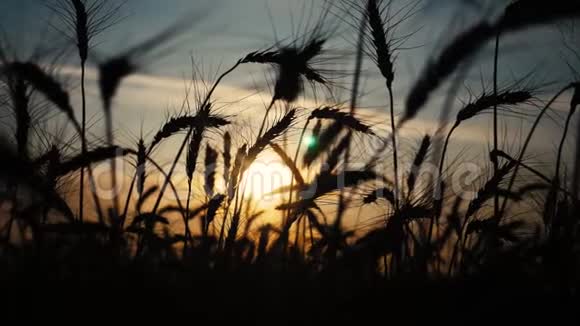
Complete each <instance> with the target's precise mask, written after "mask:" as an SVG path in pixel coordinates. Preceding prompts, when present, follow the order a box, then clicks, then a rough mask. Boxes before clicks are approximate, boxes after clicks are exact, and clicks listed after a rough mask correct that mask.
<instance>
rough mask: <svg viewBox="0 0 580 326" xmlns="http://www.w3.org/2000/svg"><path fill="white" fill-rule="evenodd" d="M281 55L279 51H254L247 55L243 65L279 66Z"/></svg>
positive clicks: (242, 61)
mask: <svg viewBox="0 0 580 326" xmlns="http://www.w3.org/2000/svg"><path fill="white" fill-rule="evenodd" d="M279 55H280V53H279V51H270V50H264V51H254V52H251V53H249V54H248V55H246V56H245V57H244V58H243V59H242V60H241V63H262V64H278V63H279V58H278V56H279Z"/></svg>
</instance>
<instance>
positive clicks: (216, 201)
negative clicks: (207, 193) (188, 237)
mask: <svg viewBox="0 0 580 326" xmlns="http://www.w3.org/2000/svg"><path fill="white" fill-rule="evenodd" d="M225 199H226V196H224V195H222V194H217V195H215V196H214V197H213V198H212V199H211V200H210V201H209V203H208V208H207V212H206V214H205V217H204V223H205V228H206V232H207V227H208V226H209V225H210V224H211V222H213V220H214V219H215V216H216V214H217V211H218V210H219V208H220V206H221V205H222V203H223V202H224V200H225Z"/></svg>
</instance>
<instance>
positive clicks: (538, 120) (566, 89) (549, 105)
mask: <svg viewBox="0 0 580 326" xmlns="http://www.w3.org/2000/svg"><path fill="white" fill-rule="evenodd" d="M572 88H573V84H569V85H567V86H566V87H564V88H562V89H561V90H560V91H559V92H558V93H556V95H554V97H552V99H550V101H549V102H548V103H547V104H546V106H544V108H543V109H542V111H540V113H539V114H538V116H537V117H536V120H535V121H534V124H533V125H532V128H531V129H530V131H529V132H528V136H527V137H526V140H525V141H524V145H523V147H522V149H521V151H520V154H519V156H518V158H517V160H516V161H517V162H521V161H522V160H523V158H524V155H525V154H526V151H527V150H528V146H529V145H530V142H531V140H532V137H533V135H534V133H535V131H536V129H537V127H538V125H539V124H540V121H541V120H542V117H543V116H544V114H545V113H546V111H548V109H549V108H550V107H551V106H552V104H553V103H554V102H555V101H556V99H558V97H560V96H561V95H562V94H564V93H565V92H566V91H568V90H570V89H572ZM519 167H520V165H519V164H516V165H515V167H514V172H513V174H512V176H511V178H510V181H509V184H508V187H507V192H508V193H509V192H511V190H512V188H513V186H514V183H515V180H516V177H517V174H518V170H519ZM508 201H509V197H506V198H505V199H504V201H503V204H502V206H501V209H500V215H498V216H497V217H496V218H497V219H500V216H501V215H503V214H504V213H505V209H506V207H507V204H508ZM496 222H497V223H499V221H496Z"/></svg>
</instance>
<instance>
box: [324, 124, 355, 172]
mask: <svg viewBox="0 0 580 326" xmlns="http://www.w3.org/2000/svg"><path fill="white" fill-rule="evenodd" d="M351 139H352V135H351V134H350V133H348V134H346V135H345V136H344V137H342V139H341V140H340V141H339V142H338V144H337V145H336V146H335V147H334V148H333V149H332V150H331V151H330V153H329V154H328V159H327V160H326V165H327V168H328V170H329V171H332V170H334V169H335V168H336V167H337V166H338V163H339V161H340V158H341V156H342V154H344V153H345V152H346V149H347V147H348V146H350V142H351Z"/></svg>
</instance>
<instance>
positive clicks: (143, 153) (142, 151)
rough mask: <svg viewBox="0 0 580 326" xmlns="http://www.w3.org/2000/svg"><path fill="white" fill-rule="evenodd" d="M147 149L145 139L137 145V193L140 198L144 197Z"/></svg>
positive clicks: (140, 140) (141, 139)
mask: <svg viewBox="0 0 580 326" xmlns="http://www.w3.org/2000/svg"><path fill="white" fill-rule="evenodd" d="M146 164H147V149H146V148H145V142H144V141H143V138H140V139H139V143H138V144H137V192H138V193H139V195H140V196H142V195H143V190H144V188H145V178H146V173H147V166H146Z"/></svg>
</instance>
